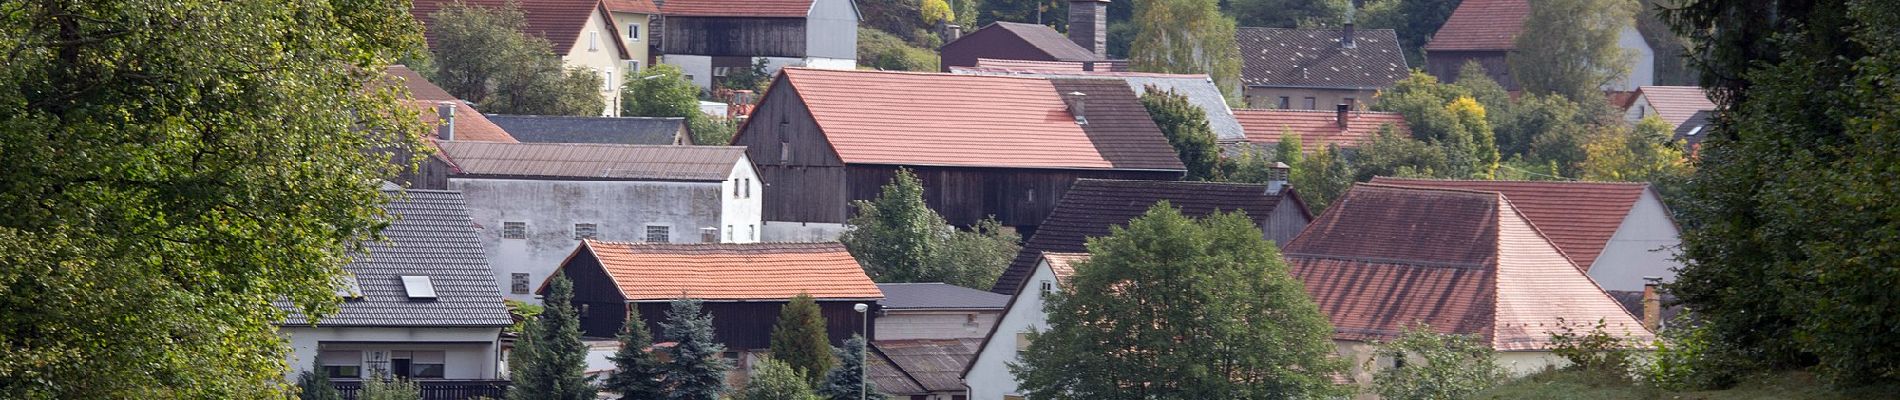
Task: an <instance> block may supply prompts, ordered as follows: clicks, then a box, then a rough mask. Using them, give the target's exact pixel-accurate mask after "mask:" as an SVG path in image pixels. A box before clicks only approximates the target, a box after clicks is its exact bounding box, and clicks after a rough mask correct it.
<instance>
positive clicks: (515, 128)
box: [485, 114, 692, 145]
mask: <svg viewBox="0 0 1900 400" xmlns="http://www.w3.org/2000/svg"><path fill="white" fill-rule="evenodd" d="M485 116H486V117H488V120H489V121H490V122H494V123H495V125H500V126H501V128H502V129H504V130H507V131H508V134H509V135H514V137H515V140H519V141H521V142H523V143H600V144H651V145H668V144H692V143H674V141H675V139H676V138H678V137H679V136H680V133H681V132H683V131H684V130H685V129H686V119H685V118H644V117H573V116H558V115H502V114H487V115H485ZM687 140H691V139H687Z"/></svg>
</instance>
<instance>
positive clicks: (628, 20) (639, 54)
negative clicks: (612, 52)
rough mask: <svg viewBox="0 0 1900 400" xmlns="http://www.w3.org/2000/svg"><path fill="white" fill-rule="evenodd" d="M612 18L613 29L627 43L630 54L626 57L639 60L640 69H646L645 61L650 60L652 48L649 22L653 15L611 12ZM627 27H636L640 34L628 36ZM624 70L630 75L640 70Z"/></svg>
mask: <svg viewBox="0 0 1900 400" xmlns="http://www.w3.org/2000/svg"><path fill="white" fill-rule="evenodd" d="M613 20H614V30H615V31H616V32H617V33H619V35H620V41H621V42H623V43H626V44H627V54H629V55H630V56H631V57H629V58H628V59H629V60H631V61H639V62H640V69H646V67H648V66H649V65H647V62H648V60H651V58H649V57H650V56H651V55H652V50H653V31H652V30H651V29H649V28H651V26H649V24H650V23H651V22H652V20H653V16H651V15H647V14H635V13H624V12H616V13H613ZM629 27H632V28H629ZM629 29H638V30H639V33H640V35H639V36H638V37H629V36H628V35H627V31H628V30H629ZM626 72H627V74H628V75H632V74H635V73H639V72H640V71H639V70H634V69H627V71H626Z"/></svg>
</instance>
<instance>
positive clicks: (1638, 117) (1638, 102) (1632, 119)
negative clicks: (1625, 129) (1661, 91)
mask: <svg viewBox="0 0 1900 400" xmlns="http://www.w3.org/2000/svg"><path fill="white" fill-rule="evenodd" d="M1651 115H1656V107H1651V106H1650V105H1649V96H1645V95H1636V99H1635V100H1631V101H1630V108H1629V109H1626V110H1623V120H1624V121H1629V123H1632V124H1634V123H1637V122H1640V121H1642V120H1643V118H1647V117H1649V116H1651Z"/></svg>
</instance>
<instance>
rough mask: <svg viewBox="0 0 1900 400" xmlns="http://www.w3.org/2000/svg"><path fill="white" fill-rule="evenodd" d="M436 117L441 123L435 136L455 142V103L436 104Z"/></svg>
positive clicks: (436, 129)
mask: <svg viewBox="0 0 1900 400" xmlns="http://www.w3.org/2000/svg"><path fill="white" fill-rule="evenodd" d="M435 116H436V119H437V120H438V121H437V122H439V123H441V125H437V126H436V128H435V136H436V137H439V138H442V140H445V141H449V140H455V102H451V101H444V102H440V103H435Z"/></svg>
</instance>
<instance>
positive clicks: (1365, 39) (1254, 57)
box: [1234, 28, 1408, 89]
mask: <svg viewBox="0 0 1900 400" xmlns="http://www.w3.org/2000/svg"><path fill="white" fill-rule="evenodd" d="M1344 36H1345V34H1344V32H1342V31H1341V30H1339V29H1283V28H1240V29H1239V30H1238V31H1236V32H1235V33H1234V37H1235V43H1237V44H1239V45H1240V58H1241V62H1242V66H1241V70H1240V75H1241V77H1240V80H1241V83H1243V84H1246V85H1247V86H1271V87H1280V86H1284V87H1320V88H1353V89H1378V88H1386V87H1391V86H1392V83H1393V82H1398V80H1400V79H1404V78H1405V75H1406V74H1407V73H1408V70H1407V69H1406V65H1405V53H1404V52H1403V51H1400V50H1399V39H1398V34H1396V33H1393V31H1392V30H1391V29H1362V30H1357V31H1354V32H1353V47H1352V48H1344V47H1343V46H1341V45H1340V39H1341V38H1342V37H1344Z"/></svg>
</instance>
